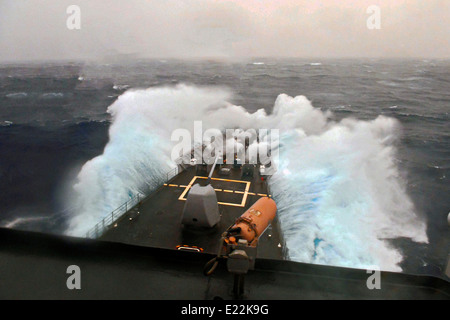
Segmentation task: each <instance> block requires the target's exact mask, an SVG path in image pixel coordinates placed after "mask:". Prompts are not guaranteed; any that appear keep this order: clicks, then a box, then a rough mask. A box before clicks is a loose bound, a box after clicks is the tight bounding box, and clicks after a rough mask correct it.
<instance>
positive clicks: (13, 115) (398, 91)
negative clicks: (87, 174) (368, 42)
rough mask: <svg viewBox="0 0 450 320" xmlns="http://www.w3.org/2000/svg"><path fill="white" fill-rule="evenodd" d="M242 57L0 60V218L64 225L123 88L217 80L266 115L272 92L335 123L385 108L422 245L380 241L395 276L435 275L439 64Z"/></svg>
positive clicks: (445, 137) (442, 113)
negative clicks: (73, 192) (301, 100)
mask: <svg viewBox="0 0 450 320" xmlns="http://www.w3.org/2000/svg"><path fill="white" fill-rule="evenodd" d="M254 62H258V63H252V62H242V63H219V62H214V61H203V62H183V61H137V62H134V63H122V64H97V65H95V64H82V63H45V64H32V65H0V190H1V192H0V212H1V215H0V225H1V226H6V227H10V228H19V229H25V230H33V231H42V232H48V233H63V232H64V231H65V230H66V228H67V224H68V220H69V218H70V214H71V211H70V208H69V207H68V205H67V202H66V201H65V200H64V198H65V197H64V196H63V195H65V194H67V192H68V191H67V190H70V187H71V185H72V184H73V181H74V179H75V177H76V175H77V174H78V172H79V170H80V168H81V167H82V166H83V164H85V163H86V162H87V161H88V160H90V159H92V158H94V157H96V156H98V155H100V154H101V153H102V152H103V149H104V147H105V145H106V144H107V142H108V129H109V126H110V120H111V119H110V115H109V114H108V113H107V112H106V110H107V108H108V106H109V105H111V104H112V103H113V102H114V101H115V100H116V99H117V97H118V96H120V95H121V94H122V93H123V92H125V91H126V90H127V89H128V88H133V89H135V88H149V87H157V86H162V85H175V84H178V83H186V84H193V85H207V86H221V87H226V88H230V89H231V91H232V92H233V93H234V97H233V100H232V101H231V102H232V103H233V104H236V105H241V106H244V107H245V108H246V109H247V110H248V111H256V110H257V109H260V108H264V109H266V111H267V112H268V113H270V112H271V110H272V108H273V105H274V101H275V99H276V98H277V96H278V95H279V94H281V93H286V94H288V95H290V96H297V95H304V96H306V97H307V98H308V99H309V100H310V101H311V102H312V104H313V105H314V107H316V108H320V109H321V110H330V111H332V113H333V118H334V119H335V120H336V121H338V120H340V119H344V118H349V117H352V118H356V119H361V120H371V119H375V118H376V117H377V116H379V115H385V116H388V117H392V118H395V119H397V120H398V121H399V122H400V123H401V126H402V133H401V137H400V139H399V141H398V143H397V145H396V147H397V150H398V153H397V159H396V161H397V162H398V167H399V169H400V171H401V172H402V174H404V176H405V178H406V181H407V193H408V195H409V196H410V198H411V199H412V201H413V203H414V205H415V207H416V211H417V213H418V214H419V215H420V216H421V217H423V218H424V219H425V220H426V223H427V235H428V238H429V244H417V243H414V242H412V241H411V240H410V239H407V238H398V239H394V240H390V241H391V242H392V245H393V246H395V247H397V248H399V250H400V251H401V252H402V253H403V256H404V257H405V259H404V262H403V263H402V265H401V266H402V268H403V270H404V271H405V272H411V273H427V274H433V275H442V271H443V269H445V265H446V262H447V255H448V253H449V251H450V250H449V249H450V235H449V227H448V224H447V215H448V213H449V211H450V197H449V195H450V184H449V177H450V115H449V113H450V90H449V89H450V61H437V60H430V61H427V60H407V61H400V60H319V61H312V60H268V59H261V60H255V61H254ZM69 194H70V191H69Z"/></svg>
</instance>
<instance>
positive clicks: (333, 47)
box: [0, 0, 450, 61]
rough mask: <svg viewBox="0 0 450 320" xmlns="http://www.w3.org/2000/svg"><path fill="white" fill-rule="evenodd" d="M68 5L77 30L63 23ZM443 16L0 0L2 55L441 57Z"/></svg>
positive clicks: (445, 4)
mask: <svg viewBox="0 0 450 320" xmlns="http://www.w3.org/2000/svg"><path fill="white" fill-rule="evenodd" d="M311 3H314V5H311ZM73 4H75V5H78V6H79V7H80V9H81V29H80V30H69V29H68V28H67V27H66V20H67V19H68V17H69V15H68V14H67V13H66V9H67V7H68V6H69V5H73ZM369 5H378V6H379V7H380V9H381V29H379V30H369V29H368V28H367V24H366V21H367V19H368V18H369V14H368V13H367V12H366V9H367V7H368V6H369ZM449 18H450V2H449V1H447V0H427V1H421V0H391V1H387V0H373V1H368V0H361V1H356V0H342V1H335V0H317V1H313V2H312V1H310V0H298V1H295V0H285V1H272V0H248V1H234V0H229V1H212V0H203V1H199V0H164V1H163V0H155V1H144V0H127V1H123V0H108V1H104V0H89V1H88V0H75V1H73V0H70V1H67V0H53V1H50V0H27V1H24V0H0V48H1V50H0V61H15V60H43V59H44V60H55V59H100V58H103V57H105V56H108V55H114V54H134V55H137V56H140V57H149V58H152V57H153V58H205V57H220V58H245V57H261V56H274V57H333V58H334V57H336V58H337V57H423V58H449V57H450V46H449V34H450V27H449V25H448V21H449Z"/></svg>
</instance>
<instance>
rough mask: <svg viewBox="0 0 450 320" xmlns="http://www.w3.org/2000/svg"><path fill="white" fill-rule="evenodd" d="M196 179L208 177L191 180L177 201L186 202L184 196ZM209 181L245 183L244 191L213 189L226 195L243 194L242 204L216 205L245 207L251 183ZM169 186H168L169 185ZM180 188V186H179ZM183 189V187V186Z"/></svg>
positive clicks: (222, 203)
mask: <svg viewBox="0 0 450 320" xmlns="http://www.w3.org/2000/svg"><path fill="white" fill-rule="evenodd" d="M196 179H205V180H206V179H208V177H201V176H195V177H194V178H192V180H191V182H189V184H188V185H187V186H186V187H185V190H184V191H183V193H182V194H181V196H180V197H179V198H178V200H181V201H186V198H185V196H186V194H187V193H188V191H189V189H190V188H192V185H193V184H194V182H195V180H196ZM211 180H216V181H225V182H235V183H245V184H246V187H245V191H244V192H242V191H239V192H238V191H234V190H225V189H224V190H222V189H214V190H215V191H218V192H227V193H239V194H243V195H244V196H243V198H242V202H241V203H240V204H239V203H229V202H218V204H221V205H225V206H234V207H245V203H246V202H247V196H248V190H250V185H251V182H248V181H241V180H230V179H220V178H211ZM169 186H170V185H169ZM180 187H182V186H180ZM183 187H184V186H183ZM253 195H255V194H253Z"/></svg>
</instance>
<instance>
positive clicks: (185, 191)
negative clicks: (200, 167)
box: [178, 176, 197, 200]
mask: <svg viewBox="0 0 450 320" xmlns="http://www.w3.org/2000/svg"><path fill="white" fill-rule="evenodd" d="M195 179H197V176H195V177H193V178H192V180H191V182H189V184H188V186H187V187H186V189H184V191H183V193H182V194H181V196H180V197H179V198H178V200H182V199H184V196H185V195H186V193H188V191H189V189H190V188H191V187H192V185H193V184H194V181H195Z"/></svg>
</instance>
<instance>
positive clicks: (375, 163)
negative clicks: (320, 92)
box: [67, 85, 428, 271]
mask: <svg viewBox="0 0 450 320" xmlns="http://www.w3.org/2000/svg"><path fill="white" fill-rule="evenodd" d="M231 98H232V94H231V93H230V92H229V91H228V90H226V89H222V88H207V87H195V86H188V85H177V86H174V87H159V88H150V89H147V90H129V91H127V92H125V93H124V94H122V95H121V96H120V97H119V98H118V99H117V100H116V102H114V104H112V105H111V106H110V107H109V108H108V112H109V113H110V114H111V115H112V118H113V121H112V124H111V127H110V130H109V139H110V140H109V142H108V144H107V145H106V147H105V150H104V152H103V154H102V155H100V156H98V157H96V158H94V159H92V160H90V161H88V162H87V163H86V164H85V165H84V166H83V168H82V170H81V172H80V173H79V175H78V181H77V183H76V184H75V185H74V193H75V196H73V195H71V198H73V201H74V205H75V207H76V208H77V210H76V212H75V213H74V215H73V217H72V219H71V222H70V227H69V229H68V230H67V233H68V234H71V235H78V236H83V235H84V234H85V232H86V231H88V230H89V229H90V228H91V227H92V226H93V225H95V224H96V223H97V222H98V221H99V220H100V219H102V218H103V217H104V216H105V215H107V214H108V213H110V212H111V211H112V210H114V209H115V208H116V207H118V206H119V205H120V204H122V203H123V202H125V201H127V200H128V199H129V197H130V196H132V195H133V194H136V193H138V192H141V193H146V192H148V191H149V190H151V189H154V188H155V187H157V186H158V185H159V184H160V183H161V181H162V179H163V177H164V174H165V172H167V171H168V170H169V169H170V168H173V167H175V165H174V163H173V162H172V161H171V159H170V155H171V150H172V147H173V145H174V143H175V142H171V140H170V138H171V134H172V132H173V130H175V129H178V128H184V129H188V130H190V131H191V132H193V127H194V121H199V120H201V121H203V130H206V129H208V128H218V129H222V130H224V129H227V128H242V129H244V130H245V129H250V128H252V129H260V128H265V129H280V149H279V163H278V171H277V172H276V173H275V175H274V176H273V177H272V179H271V180H270V185H271V190H272V193H273V196H274V198H275V200H276V202H277V205H278V209H279V210H278V215H279V219H280V222H281V227H282V230H283V233H284V236H285V238H286V245H287V246H288V249H289V257H290V259H292V260H295V261H300V262H308V263H317V264H327V265H336V266H347V267H354V268H366V267H369V266H373V265H378V266H380V267H381V269H383V270H392V271H400V270H401V268H400V267H399V263H400V262H401V261H402V255H401V253H400V252H399V251H398V250H396V249H395V248H393V247H391V246H390V245H389V242H388V241H387V239H392V238H398V237H408V238H411V239H412V240H414V241H416V242H427V241H428V239H427V235H426V224H425V222H424V221H422V219H421V218H419V217H418V216H417V215H416V213H415V211H414V205H413V203H412V202H411V200H410V199H409V197H408V195H407V193H406V188H405V185H404V181H403V179H402V177H401V175H400V174H399V171H398V168H397V167H396V162H395V156H396V155H395V147H394V142H395V138H396V137H397V136H398V129H399V124H398V123H397V121H396V120H394V119H391V118H387V117H384V116H379V117H378V118H376V119H374V120H372V121H360V120H354V119H344V120H342V121H340V122H334V121H332V120H331V115H332V114H331V113H330V112H329V111H325V112H324V111H321V110H319V109H316V108H314V107H313V106H312V104H311V102H310V101H309V100H308V99H307V98H306V97H304V96H297V97H290V96H288V95H285V94H281V95H279V96H278V98H277V99H276V101H275V105H274V108H273V111H272V113H270V114H267V113H266V112H265V111H264V110H263V109H260V110H258V111H256V112H254V113H250V112H248V111H246V109H245V108H243V107H241V106H236V105H233V104H231V103H229V102H227V101H230V100H231Z"/></svg>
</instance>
